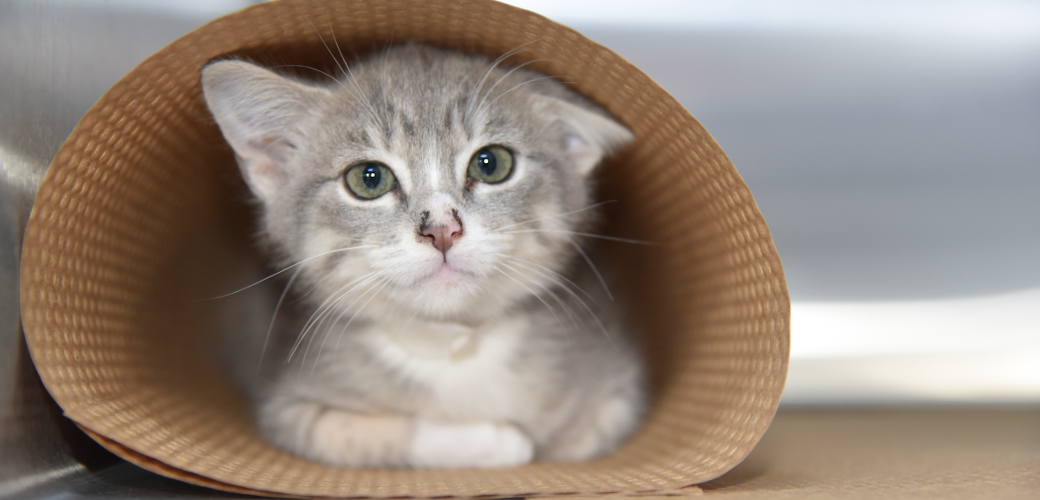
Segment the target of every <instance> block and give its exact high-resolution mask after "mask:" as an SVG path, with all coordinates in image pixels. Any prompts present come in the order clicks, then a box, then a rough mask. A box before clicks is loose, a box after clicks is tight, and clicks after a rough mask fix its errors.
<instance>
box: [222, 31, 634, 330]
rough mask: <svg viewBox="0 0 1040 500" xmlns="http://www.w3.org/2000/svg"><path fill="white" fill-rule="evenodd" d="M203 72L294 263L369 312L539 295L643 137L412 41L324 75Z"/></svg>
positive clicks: (462, 315)
mask: <svg viewBox="0 0 1040 500" xmlns="http://www.w3.org/2000/svg"><path fill="white" fill-rule="evenodd" d="M202 84H203V89H204V93H205V98H206V102H207V104H208V105H209V108H210V110H211V111H212V112H213V115H214V117H215V118H216V121H217V123H218V124H219V125H220V128H221V131H222V132H223V134H224V136H225V138H226V139H227V140H228V142H229V143H230V144H231V147H232V149H234V151H235V153H236V157H237V158H238V162H239V166H240V167H241V171H242V173H243V176H244V177H245V180H246V182H247V184H248V185H249V187H250V188H251V189H252V191H253V193H254V194H255V195H256V196H257V198H258V199H259V200H260V202H261V205H262V207H263V218H262V229H263V233H264V235H265V237H266V239H267V240H268V241H269V243H270V244H271V246H272V247H273V248H274V250H275V251H276V252H277V253H278V255H279V257H280V258H281V259H282V264H283V265H290V264H295V263H298V262H302V263H303V264H301V265H300V266H299V267H298V269H299V270H300V273H299V277H298V279H297V280H296V282H297V283H301V282H302V283H306V284H307V285H309V287H312V288H314V290H315V291H314V292H313V293H311V294H310V296H311V297H313V298H314V300H317V301H318V302H321V301H326V304H325V306H326V307H331V308H332V309H338V310H342V311H351V310H353V311H357V310H363V311H364V313H365V314H368V313H371V314H376V315H386V314H397V315H402V316H405V317H409V316H414V315H419V316H421V317H424V318H427V319H435V320H451V321H462V322H470V323H476V322H480V321H483V320H485V319H487V318H490V317H493V316H495V315H497V314H501V312H502V311H503V310H504V309H506V308H508V307H510V306H511V305H513V304H516V303H517V302H518V301H521V300H524V299H526V298H528V297H530V296H531V295H533V294H535V293H539V294H541V293H542V290H543V289H544V288H545V287H548V286H551V285H552V283H553V282H555V281H557V280H559V277H558V276H557V275H555V274H554V273H556V272H560V271H562V269H563V266H564V265H565V264H566V262H567V261H568V260H569V259H570V257H571V255H572V254H573V253H574V252H575V247H574V244H573V243H572V241H573V240H574V236H575V235H574V234H572V232H573V231H581V230H582V229H585V226H586V225H587V224H588V221H589V220H590V216H591V211H590V210H587V209H588V208H589V207H590V205H591V204H592V203H593V202H592V200H591V184H590V179H589V177H590V174H591V172H592V171H593V169H594V168H595V166H596V165H597V164H598V163H599V162H600V160H601V159H602V158H603V156H604V155H606V154H608V153H609V152H611V151H612V150H614V149H616V148H617V147H619V146H621V145H623V144H625V143H626V142H628V141H630V140H631V138H632V135H631V133H630V132H629V131H628V130H627V129H626V128H624V127H623V126H621V125H620V124H618V123H617V122H615V121H614V120H612V119H611V118H609V117H608V116H607V115H606V114H605V113H604V112H602V111H600V110H598V109H596V108H595V107H594V106H592V105H591V104H589V103H588V102H587V101H586V100H584V99H582V98H581V97H579V96H577V95H576V94H574V93H573V92H571V91H569V90H568V89H566V88H565V87H564V86H563V85H562V84H560V83H558V82H556V81H553V80H552V79H549V78H546V77H544V76H542V75H539V74H537V73H533V72H530V71H526V70H522V69H509V68H504V67H501V65H496V64H494V63H493V62H491V61H488V60H487V59H484V58H480V57H475V56H468V55H462V54H458V53H455V52H449V51H444V50H438V49H433V48H430V47H424V46H420V45H414V44H409V45H404V46H400V47H396V48H392V49H389V50H387V51H385V52H382V53H379V54H376V55H373V56H372V57H370V58H369V59H367V60H363V61H361V62H359V63H357V64H355V65H353V66H351V67H350V70H349V73H348V74H347V75H345V76H340V77H338V81H337V82H334V83H331V84H329V85H319V84H310V83H304V82H301V81H298V80H295V79H292V78H287V77H284V76H280V75H278V74H276V73H274V72H272V71H270V70H267V69H264V68H261V67H259V66H256V65H253V64H250V63H247V62H243V61H237V60H225V61H216V62H213V63H210V64H209V65H207V66H206V67H205V68H204V69H203V71H202ZM300 289H304V290H306V289H307V287H301V288H300Z"/></svg>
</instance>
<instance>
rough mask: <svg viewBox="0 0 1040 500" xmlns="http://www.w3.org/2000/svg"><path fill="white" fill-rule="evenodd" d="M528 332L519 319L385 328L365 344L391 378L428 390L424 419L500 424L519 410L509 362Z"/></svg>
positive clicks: (519, 393)
mask: <svg viewBox="0 0 1040 500" xmlns="http://www.w3.org/2000/svg"><path fill="white" fill-rule="evenodd" d="M527 327H528V321H527V319H526V318H524V317H522V316H520V317H515V318H510V319H506V320H502V321H497V322H494V323H493V324H486V325H482V326H481V327H477V328H471V327H467V326H464V325H459V324H443V323H426V322H419V321H412V322H406V323H397V322H384V323H379V324H377V325H375V326H373V327H372V328H371V329H370V330H369V331H368V332H366V335H365V339H366V343H367V344H368V346H369V347H370V348H371V349H372V351H373V353H374V354H375V356H376V357H377V359H378V360H379V361H381V362H382V363H384V364H385V365H386V366H387V367H388V368H389V369H390V370H391V371H392V372H393V373H394V374H395V375H397V376H401V377H404V378H406V379H407V381H408V382H410V383H416V384H421V385H422V386H424V387H426V388H427V389H428V390H429V392H430V394H431V396H432V397H431V398H430V400H429V401H428V403H427V404H426V406H425V407H424V408H423V414H424V415H426V416H428V417H431V418H443V419H446V420H455V421H465V420H474V419H482V418H495V419H502V418H509V417H511V416H513V415H515V414H516V412H517V411H520V410H521V409H522V408H523V407H524V405H523V403H522V400H523V399H524V394H525V393H526V391H525V390H524V389H523V387H522V381H521V379H520V376H519V374H518V373H517V372H516V370H515V369H514V368H513V365H514V363H513V362H514V360H515V358H516V356H517V355H518V351H519V349H520V346H521V342H522V340H523V335H524V334H525V330H526V329H527Z"/></svg>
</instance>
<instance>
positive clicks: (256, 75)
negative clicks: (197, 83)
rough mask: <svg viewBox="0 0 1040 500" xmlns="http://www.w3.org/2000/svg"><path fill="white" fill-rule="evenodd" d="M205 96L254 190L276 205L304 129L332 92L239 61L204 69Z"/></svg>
mask: <svg viewBox="0 0 1040 500" xmlns="http://www.w3.org/2000/svg"><path fill="white" fill-rule="evenodd" d="M202 92H203V94H204V95H205V98H206V104H207V105H208V106H209V110H210V112H211V113H213V117H214V118H215V119H216V120H217V124H218V125H219V126H220V131H221V132H222V133H223V134H224V138H225V139H227V141H228V143H229V144H231V148H232V149H234V150H235V156H236V157H237V159H238V165H239V168H241V170H242V175H243V177H245V180H246V183H247V184H249V188H250V189H252V190H253V192H254V193H256V195H257V196H259V197H260V198H261V199H264V200H268V199H270V198H271V197H272V196H273V195H274V194H275V193H276V192H277V191H278V189H279V188H281V187H282V186H284V185H285V183H286V182H287V181H288V179H289V177H290V175H291V167H292V165H291V162H292V159H293V155H294V154H295V153H296V150H297V147H299V146H300V141H301V139H302V138H303V130H302V129H303V128H304V126H305V125H306V123H307V122H308V121H309V120H310V119H311V118H312V117H313V116H314V110H316V109H319V106H318V105H319V103H320V102H321V101H322V100H324V99H325V98H326V97H327V96H328V92H327V91H325V90H322V89H318V88H314V87H308V86H306V85H303V84H301V83H298V82H295V81H293V80H290V79H288V78H285V77H283V76H280V75H278V74H276V73H274V72H273V71H270V70H268V69H265V68H261V67H260V66H257V65H255V64H251V63H248V62H245V61H236V60H223V61H214V62H211V63H209V64H207V65H206V67H204V68H202Z"/></svg>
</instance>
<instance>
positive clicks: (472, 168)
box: [468, 146, 513, 184]
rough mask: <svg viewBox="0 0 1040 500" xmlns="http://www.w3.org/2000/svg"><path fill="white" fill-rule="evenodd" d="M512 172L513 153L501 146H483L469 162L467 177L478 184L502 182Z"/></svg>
mask: <svg viewBox="0 0 1040 500" xmlns="http://www.w3.org/2000/svg"><path fill="white" fill-rule="evenodd" d="M512 171H513V153H512V152H510V151H509V150H508V149H506V148H504V147H502V146H484V147H483V148H481V150H480V151H477V154H475V155H473V158H471V159H470V160H469V171H468V173H469V177H470V179H473V180H477V181H480V182H486V183H488V184H495V183H498V182H502V181H504V180H506V177H509V173H510V172H512Z"/></svg>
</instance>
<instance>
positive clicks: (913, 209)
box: [0, 0, 1040, 499]
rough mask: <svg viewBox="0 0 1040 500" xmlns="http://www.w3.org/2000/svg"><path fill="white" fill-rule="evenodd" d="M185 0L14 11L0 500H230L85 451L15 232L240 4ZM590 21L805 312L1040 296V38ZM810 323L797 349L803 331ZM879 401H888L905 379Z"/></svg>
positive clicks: (817, 396)
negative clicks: (48, 375)
mask: <svg viewBox="0 0 1040 500" xmlns="http://www.w3.org/2000/svg"><path fill="white" fill-rule="evenodd" d="M203 3H205V2H203ZM188 4H191V5H194V3H181V4H171V5H175V6H176V5H180V7H178V10H163V9H162V8H161V7H160V6H157V5H158V4H156V5H149V4H147V3H146V2H134V1H130V0H125V1H110V2H103V1H100V0H99V1H83V2H50V1H46V2H45V1H35V2H32V1H10V0H8V1H5V2H0V210H2V214H0V498H63V499H80V498H225V497H231V496H233V495H224V494H219V493H215V492H211V491H209V490H205V489H202V488H194V487H190V486H187V485H183V484H181V483H177V482H173V481H169V480H165V479H163V478H160V477H158V476H155V475H153V474H150V473H147V472H144V471H142V470H140V469H138V468H136V467H134V466H132V465H129V464H127V463H125V462H121V461H119V460H117V459H115V458H114V457H113V456H111V455H109V454H108V453H107V452H104V451H103V450H101V449H100V448H99V447H98V446H97V445H95V444H94V443H93V442H92V441H90V440H88V439H86V438H85V437H84V436H83V434H82V433H80V432H79V431H78V430H77V429H76V428H75V427H74V426H73V425H72V424H71V423H70V422H69V421H68V420H66V419H64V418H63V417H61V414H60V409H58V408H57V407H56V406H55V405H54V404H53V403H52V402H51V401H50V399H49V398H48V397H47V395H46V392H45V391H44V390H43V388H42V386H41V384H40V382H39V378H38V377H37V376H36V373H35V371H34V370H33V368H32V365H31V361H30V360H29V357H28V354H27V351H26V349H25V345H24V341H23V340H22V337H21V333H20V329H19V323H18V251H19V247H20V240H21V234H22V231H23V229H24V224H25V220H26V218H27V217H28V213H29V209H30V207H31V202H32V196H33V194H34V193H35V190H36V187H37V186H38V184H39V182H40V180H41V178H42V176H43V174H44V172H45V171H46V168H47V165H48V164H49V163H50V161H51V158H52V157H53V155H54V153H55V152H56V151H57V149H58V148H59V147H60V145H61V143H62V141H63V140H64V139H65V137H66V136H67V135H68V133H69V132H70V131H71V130H72V128H73V127H74V126H75V123H76V121H77V120H78V119H79V117H80V116H82V114H83V113H84V112H85V111H86V110H87V109H88V108H89V106H90V105H91V104H92V103H93V102H94V101H95V100H96V99H97V98H98V97H99V96H100V95H101V94H102V93H103V92H104V91H105V90H106V89H107V88H108V87H109V86H110V85H111V84H112V83H114V82H115V81H116V80H117V79H118V78H119V77H120V76H122V75H123V74H125V73H126V72H127V71H129V70H130V69H131V68H132V67H133V66H134V65H135V64H136V63H137V62H139V61H140V60H142V59H143V58H145V57H146V56H148V55H149V54H151V53H152V52H154V51H155V50H157V49H159V48H160V47H162V46H163V45H164V44H165V43H168V42H169V41H171V40H173V39H175V38H176V37H177V36H179V35H181V34H183V33H185V32H187V31H189V30H191V29H193V28H194V27H196V26H198V25H200V24H202V23H203V22H204V21H206V20H207V19H209V18H211V17H215V16H216V15H217V14H218V12H217V11H218V10H219V9H220V8H228V7H231V6H234V4H235V2H229V3H222V4H220V5H221V7H218V8H217V9H216V10H213V9H212V8H211V10H209V11H205V12H201V11H196V12H194V13H192V11H191V10H190V9H189V8H187V7H184V5H188ZM200 5H201V4H200ZM932 8H941V7H934V6H933V7H932ZM579 28H580V29H581V31H583V32H584V33H586V34H587V35H589V36H590V37H591V38H593V39H595V40H597V41H599V42H600V43H603V44H604V45H606V46H608V47H611V48H613V49H614V50H616V51H617V52H619V53H620V54H621V55H623V56H625V57H626V58H628V59H629V60H631V61H632V62H634V63H635V64H636V65H637V66H639V67H641V68H643V69H644V70H645V71H647V73H649V74H650V75H651V76H652V77H654V78H655V79H657V81H658V82H660V83H661V84H662V86H664V87H665V88H666V89H668V90H669V91H671V92H672V93H673V95H675V96H676V97H677V98H679V99H680V101H682V102H683V103H684V105H686V106H687V108H688V109H690V110H691V112H692V113H693V114H694V115H695V116H697V117H698V119H699V120H701V122H702V123H704V124H705V126H706V127H707V128H708V130H710V131H711V132H712V133H713V134H714V136H715V137H716V139H717V140H718V141H719V142H720V144H721V145H722V146H723V148H725V149H726V151H727V153H728V154H729V155H730V156H731V158H732V159H733V161H734V163H735V164H736V165H737V167H738V169H739V170H740V172H741V174H742V175H743V176H744V178H745V180H746V181H747V182H748V184H749V185H750V187H751V189H752V191H753V192H754V193H755V197H756V199H757V201H758V203H759V205H760V206H761V208H762V211H763V214H764V215H765V217H766V219H767V220H768V221H769V223H770V227H771V229H772V231H773V234H774V237H775V239H776V242H777V247H778V249H779V250H780V252H781V256H782V257H783V259H784V264H785V269H786V271H787V277H788V283H789V286H790V289H791V296H792V299H793V300H794V301H795V303H796V305H797V304H798V302H799V301H809V300H846V301H862V300H902V299H914V298H939V299H942V298H949V297H959V296H971V295H982V294H987V293H996V292H1004V291H1013V290H1021V289H1032V288H1038V287H1040V260H1038V259H1036V256H1037V255H1040V222H1038V220H1040V219H1038V218H1037V215H1036V214H1038V213H1040V196H1036V191H1037V188H1038V187H1040V141H1038V140H1037V138H1038V137H1040V91H1038V89H1040V38H1038V37H1032V38H1029V37H1026V38H1008V39H1003V38H999V37H997V38H996V39H986V40H983V41H980V40H979V39H975V38H972V39H960V38H958V37H956V36H954V35H950V34H942V35H929V36H907V35H905V34H903V35H899V36H895V35H892V34H891V33H887V32H883V31H879V32H877V33H870V32H869V30H868V31H867V32H864V31H860V32H857V33H855V34H843V33H840V32H837V31H814V32H793V31H784V30H772V31H770V30H754V29H719V30H680V29H672V28H670V29H657V28H623V27H622V28H605V27H596V26H586V27H584V28H582V27H581V26H579ZM796 318H797V316H796ZM794 330H795V331H794V340H795V344H794V347H795V348H796V349H797V348H798V338H799V337H798V324H797V319H796V323H795V324H794ZM985 334H987V332H980V335H985ZM901 359H902V362H905V363H909V364H919V359H920V358H913V357H910V358H901ZM858 362H859V363H861V364H865V365H869V367H870V368H871V369H876V368H877V367H878V366H881V367H882V368H884V367H885V366H892V365H883V364H882V365H878V363H877V362H872V361H871V360H859V361H858ZM805 363H809V364H805ZM805 363H803V364H802V365H799V364H798V362H793V363H792V374H793V378H792V379H791V383H790V384H789V386H790V388H791V389H792V390H794V391H795V392H797V391H798V390H799V388H801V389H802V390H803V392H802V393H800V394H801V395H802V399H801V400H800V401H802V402H813V403H817V404H826V403H828V402H831V403H833V402H835V401H840V400H841V399H839V398H838V396H840V395H839V394H837V393H827V392H813V391H814V389H813V388H812V387H810V386H809V385H805V384H803V385H799V384H802V382H804V380H803V381H799V380H800V379H798V377H799V376H803V377H811V378H813V379H814V380H818V379H821V378H826V377H828V374H831V377H830V378H831V379H832V380H840V381H841V382H842V383H845V382H846V379H838V378H835V377H833V374H835V373H838V372H839V371H840V370H841V369H843V367H845V368H847V367H848V366H850V365H849V363H848V361H847V360H844V359H817V360H815V361H811V362H809V361H806V362H805ZM812 363H815V364H812ZM799 366H801V367H803V368H805V369H806V370H807V371H806V370H803V371H802V372H798V370H799ZM799 373H801V375H799ZM839 385H840V384H839ZM849 387H850V386H844V387H842V388H841V389H842V390H844V391H845V393H846V395H847V394H852V397H851V399H849V400H850V401H853V402H855V401H856V397H857V396H856V394H857V393H855V390H852V392H851V393H850V392H849V391H850V390H851V389H849ZM869 389H870V390H874V391H880V392H879V393H878V394H880V395H879V396H878V398H880V399H879V400H884V397H886V395H890V394H892V391H895V390H896V389H897V388H896V387H892V388H889V387H887V386H878V385H876V384H875V385H873V386H869ZM1030 390H1032V389H1030ZM886 391H888V392H886ZM858 394H859V397H861V399H860V401H862V395H863V394H864V393H858ZM1026 394H1027V395H1029V394H1032V393H1029V392H1027V393H1026ZM901 401H904V402H914V401H918V400H914V399H913V397H912V396H911V397H910V399H905V398H904V399H902V400H901ZM1033 401H1034V402H1036V401H1037V398H1034V400H1033ZM781 418H783V413H781ZM720 484H721V483H720ZM709 493H710V492H709Z"/></svg>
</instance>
